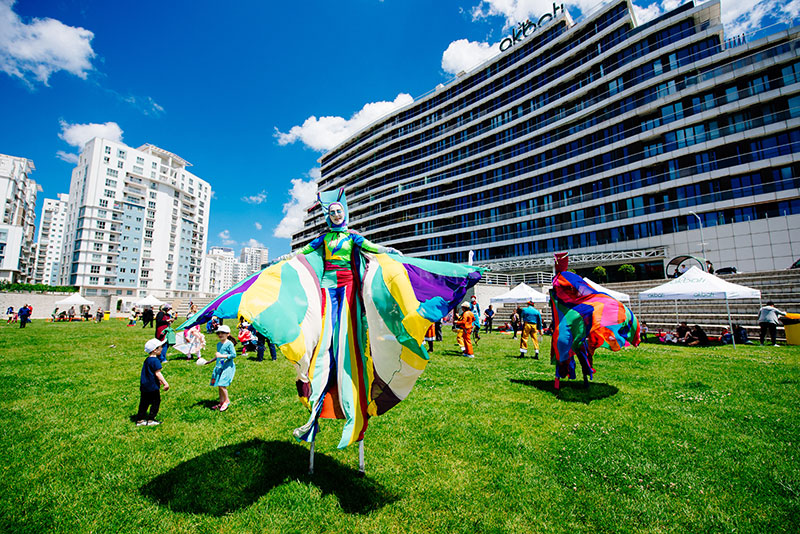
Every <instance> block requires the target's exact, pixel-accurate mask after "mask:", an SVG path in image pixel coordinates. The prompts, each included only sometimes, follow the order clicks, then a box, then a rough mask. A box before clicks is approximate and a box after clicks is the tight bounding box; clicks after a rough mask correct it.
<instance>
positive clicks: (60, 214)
mask: <svg viewBox="0 0 800 534" xmlns="http://www.w3.org/2000/svg"><path fill="white" fill-rule="evenodd" d="M68 201H69V195H67V194H65V193H61V194H59V195H58V198H46V199H44V206H42V219H41V221H40V223H39V233H38V234H37V236H36V267H35V268H34V274H33V281H34V283H37V284H48V285H53V286H54V285H58V277H59V274H60V272H61V252H62V248H63V245H64V223H65V222H66V219H67V202H68Z"/></svg>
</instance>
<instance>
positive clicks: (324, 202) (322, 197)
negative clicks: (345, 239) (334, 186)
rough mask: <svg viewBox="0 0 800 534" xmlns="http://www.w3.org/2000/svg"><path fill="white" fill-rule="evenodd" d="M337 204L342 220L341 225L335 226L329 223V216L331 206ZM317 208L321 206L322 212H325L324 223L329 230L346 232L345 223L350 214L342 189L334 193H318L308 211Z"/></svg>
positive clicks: (331, 222)
mask: <svg viewBox="0 0 800 534" xmlns="http://www.w3.org/2000/svg"><path fill="white" fill-rule="evenodd" d="M335 204H338V205H340V206H341V207H342V211H343V212H344V220H343V221H342V223H341V224H339V225H335V224H333V221H331V216H330V214H329V212H330V209H331V206H333V205H335ZM317 206H322V209H323V211H324V212H325V222H326V223H327V225H328V228H330V229H331V230H339V231H342V230H347V223H348V221H349V219H350V214H349V212H348V211H347V197H345V194H344V188H342V189H339V190H336V191H320V192H318V193H317V202H315V203H314V205H313V206H311V208H309V210H308V211H311V210H312V209H314V208H316V207H317Z"/></svg>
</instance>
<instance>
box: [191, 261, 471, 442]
mask: <svg viewBox="0 0 800 534" xmlns="http://www.w3.org/2000/svg"><path fill="white" fill-rule="evenodd" d="M356 263H357V265H356V267H355V268H354V269H355V270H356V271H357V272H358V274H359V290H360V295H361V298H360V305H359V308H360V309H356V310H355V316H354V319H353V320H352V323H353V324H352V325H351V327H350V328H348V329H346V330H347V337H343V338H342V339H340V340H338V342H340V343H348V344H350V346H351V347H352V350H350V351H349V355H350V357H349V358H347V359H346V360H347V361H339V362H336V365H337V366H338V368H337V369H336V374H335V376H336V379H337V384H336V387H337V394H335V395H332V396H331V397H332V398H334V399H335V400H336V404H337V406H334V407H333V409H332V410H326V409H325V407H323V414H322V417H326V414H327V416H336V417H344V418H346V419H347V420H348V423H347V424H346V425H345V429H344V431H343V435H342V440H341V442H340V443H339V447H340V448H341V447H346V446H347V445H349V444H351V443H354V442H355V441H357V440H358V439H360V438H363V431H364V429H365V428H366V421H367V420H368V418H369V417H370V416H372V415H380V414H383V413H385V412H386V411H387V410H389V409H390V408H392V407H393V406H395V405H396V404H397V403H399V402H400V401H402V400H403V399H405V398H406V397H407V396H408V394H409V393H410V392H411V389H412V388H413V386H414V384H415V382H416V380H417V378H418V377H419V375H420V374H422V371H423V370H424V369H425V366H426V365H427V362H428V359H429V355H428V352H427V350H426V348H425V347H424V345H423V338H424V335H425V332H426V331H427V329H428V327H429V326H430V325H431V323H433V322H435V321H438V320H440V319H442V318H443V317H444V316H446V315H447V314H448V313H449V312H450V311H451V310H452V309H453V308H455V306H456V305H458V304H459V303H460V302H461V301H462V299H463V298H464V296H465V295H466V292H467V290H468V289H469V288H470V287H472V286H474V285H475V284H476V283H477V282H478V280H480V278H481V272H482V269H480V268H476V267H472V266H466V265H458V264H453V263H447V262H437V261H431V260H422V259H417V258H407V257H404V256H399V255H395V254H368V253H362V254H361V255H360V256H359V257H358V261H357V262H356ZM322 274H323V260H322V256H321V254H320V253H319V252H318V251H314V252H312V253H309V254H306V255H302V254H301V255H297V256H295V257H293V258H291V259H290V260H285V261H282V262H280V263H277V264H275V265H273V266H271V267H268V268H267V269H264V270H263V271H261V272H260V273H256V274H255V275H253V276H251V277H249V278H248V279H246V280H244V281H242V282H240V283H239V284H237V285H236V286H234V287H232V288H231V289H229V290H228V291H226V292H225V293H223V294H222V295H220V296H219V297H217V298H216V299H214V301H212V302H211V303H210V304H209V305H208V306H206V307H205V308H203V310H201V311H200V312H198V314H196V315H195V316H194V317H192V318H190V319H189V320H188V321H187V322H186V323H184V324H183V325H181V327H180V328H187V327H190V326H192V325H193V324H197V323H200V322H206V321H208V320H210V319H211V317H212V316H214V315H216V316H218V317H222V318H227V317H238V316H242V317H244V318H245V319H246V320H247V321H249V322H250V323H251V324H252V325H253V326H254V327H255V328H256V330H258V331H259V332H261V333H262V334H263V335H265V336H267V337H268V338H270V339H271V340H272V342H273V343H275V344H276V345H278V346H279V347H280V349H281V352H283V354H284V355H285V356H286V358H287V359H288V360H289V361H291V362H292V363H293V364H294V366H295V369H296V372H297V386H298V394H299V395H300V398H301V400H302V401H303V402H304V404H306V406H307V407H309V404H308V399H310V398H312V397H313V394H314V391H320V388H324V387H327V386H328V377H329V374H330V373H331V369H330V366H332V365H333V362H330V361H328V358H327V355H322V357H320V348H321V343H320V341H321V340H322V339H325V334H326V332H325V329H326V328H327V329H330V324H328V323H329V322H330V318H329V313H327V311H326V307H328V306H330V303H329V302H327V298H326V294H325V292H324V291H323V290H322V288H321V285H320V279H321V278H322ZM326 321H327V323H326ZM323 350H324V348H323ZM326 401H328V398H327V397H326ZM332 414H333V415H332ZM312 415H313V414H312ZM351 422H352V424H351ZM315 425H316V422H315V421H313V422H312V421H309V423H307V424H306V425H305V426H304V427H301V428H300V429H298V431H299V432H297V431H296V433H295V435H296V436H297V437H298V438H299V439H305V440H307V441H311V440H313V437H314V434H315Z"/></svg>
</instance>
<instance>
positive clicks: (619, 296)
mask: <svg viewBox="0 0 800 534" xmlns="http://www.w3.org/2000/svg"><path fill="white" fill-rule="evenodd" d="M583 280H584V282H586V283H587V284H589V286H590V287H591V288H592V289H594V290H595V291H599V292H601V293H605V294H606V295H608V296H609V297H611V298H614V299H616V300H618V301H620V302H630V301H631V296H630V295H628V294H627V293H622V292H620V291H614V290H613V289H608V288H607V287H603V286H601V285H600V284H598V283H597V282H593V281H591V280H589V279H588V278H586V277H584V278H583Z"/></svg>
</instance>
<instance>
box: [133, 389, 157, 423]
mask: <svg viewBox="0 0 800 534" xmlns="http://www.w3.org/2000/svg"><path fill="white" fill-rule="evenodd" d="M139 393H140V394H141V398H140V399H139V413H138V414H137V415H136V420H137V421H144V420H147V419H149V420H150V421H152V420H154V419H155V418H156V415H158V408H159V407H160V406H161V390H156V391H142V390H141V389H140V390H139ZM148 407H149V408H150V416H149V417H148V416H147V408H148Z"/></svg>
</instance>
